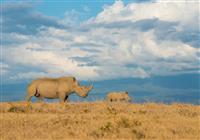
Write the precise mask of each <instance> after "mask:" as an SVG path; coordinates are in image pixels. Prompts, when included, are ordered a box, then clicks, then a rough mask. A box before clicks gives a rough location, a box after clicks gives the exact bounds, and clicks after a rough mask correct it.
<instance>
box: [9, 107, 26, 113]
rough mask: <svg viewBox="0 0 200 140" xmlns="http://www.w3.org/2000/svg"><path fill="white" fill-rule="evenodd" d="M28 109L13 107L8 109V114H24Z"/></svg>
mask: <svg viewBox="0 0 200 140" xmlns="http://www.w3.org/2000/svg"><path fill="white" fill-rule="evenodd" d="M25 111H26V109H25V108H24V107H18V106H12V107H10V108H9V109H8V112H13V113H24V112H25Z"/></svg>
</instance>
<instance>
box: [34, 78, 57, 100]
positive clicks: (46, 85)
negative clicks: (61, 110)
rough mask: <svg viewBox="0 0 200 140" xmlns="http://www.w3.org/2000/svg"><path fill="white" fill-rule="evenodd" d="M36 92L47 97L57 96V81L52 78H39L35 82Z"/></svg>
mask: <svg viewBox="0 0 200 140" xmlns="http://www.w3.org/2000/svg"><path fill="white" fill-rule="evenodd" d="M37 92H38V93H39V94H40V95H41V96H43V97H47V98H57V97H58V94H57V93H58V81H57V80H54V79H45V80H40V81H39V82H38V84H37Z"/></svg>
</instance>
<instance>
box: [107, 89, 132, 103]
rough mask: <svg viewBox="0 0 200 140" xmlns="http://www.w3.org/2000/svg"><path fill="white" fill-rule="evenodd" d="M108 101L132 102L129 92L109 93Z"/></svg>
mask: <svg viewBox="0 0 200 140" xmlns="http://www.w3.org/2000/svg"><path fill="white" fill-rule="evenodd" d="M106 100H107V101H109V102H131V100H132V99H131V97H130V96H129V95H128V92H127V91H123V92H109V93H108V94H107V97H106Z"/></svg>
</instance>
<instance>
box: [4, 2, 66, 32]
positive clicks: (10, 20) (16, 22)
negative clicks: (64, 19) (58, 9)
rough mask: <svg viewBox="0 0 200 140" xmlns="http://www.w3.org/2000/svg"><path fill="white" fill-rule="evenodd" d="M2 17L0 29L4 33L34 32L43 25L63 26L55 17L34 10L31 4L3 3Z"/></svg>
mask: <svg viewBox="0 0 200 140" xmlns="http://www.w3.org/2000/svg"><path fill="white" fill-rule="evenodd" d="M2 19H3V21H2V26H3V29H2V30H3V32H6V33H11V32H15V33H21V34H34V33H36V32H37V31H38V30H39V28H40V27H43V26H48V27H49V26H50V27H56V28H64V26H63V25H61V24H59V23H58V22H57V19H55V18H53V17H50V16H46V15H43V14H42V13H39V12H36V11H34V6H33V5H31V4H22V3H15V4H10V3H9V4H3V5H2Z"/></svg>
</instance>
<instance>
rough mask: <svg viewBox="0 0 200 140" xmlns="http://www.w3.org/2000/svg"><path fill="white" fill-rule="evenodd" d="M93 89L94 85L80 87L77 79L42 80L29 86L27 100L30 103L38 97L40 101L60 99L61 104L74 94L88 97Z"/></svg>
mask: <svg viewBox="0 0 200 140" xmlns="http://www.w3.org/2000/svg"><path fill="white" fill-rule="evenodd" d="M92 88H93V85H90V86H80V85H79V83H78V81H77V80H76V78H75V77H60V78H40V79H36V80H33V81H32V82H31V83H30V84H29V86H28V88H27V96H26V100H27V101H30V100H31V97H33V96H36V97H37V98H38V99H39V100H43V99H44V98H48V99H55V98H59V99H60V102H65V101H66V100H67V98H68V96H69V95H70V94H72V93H74V92H75V93H76V94H77V95H79V96H81V97H87V95H88V93H89V92H90V90H91V89H92Z"/></svg>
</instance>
